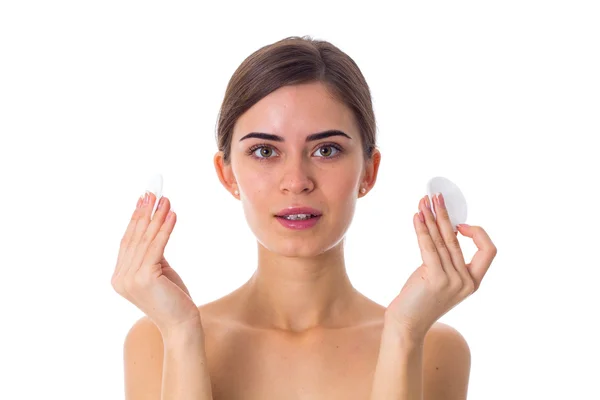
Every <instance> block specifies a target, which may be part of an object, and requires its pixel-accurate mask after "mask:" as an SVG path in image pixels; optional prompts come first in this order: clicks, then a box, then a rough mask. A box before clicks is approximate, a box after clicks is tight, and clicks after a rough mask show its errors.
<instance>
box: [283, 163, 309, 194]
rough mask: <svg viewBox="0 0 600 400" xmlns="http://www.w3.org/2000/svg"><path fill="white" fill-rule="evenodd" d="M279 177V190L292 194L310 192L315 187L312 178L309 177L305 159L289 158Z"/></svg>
mask: <svg viewBox="0 0 600 400" xmlns="http://www.w3.org/2000/svg"><path fill="white" fill-rule="evenodd" d="M284 168H285V170H284V173H283V177H282V179H281V191H282V192H290V193H293V194H300V193H304V192H306V193H310V192H312V191H313V189H314V188H315V184H314V180H313V179H312V178H311V177H310V173H309V171H308V168H307V167H306V165H305V160H300V161H293V160H290V161H289V162H288V163H286V165H285V167H284Z"/></svg>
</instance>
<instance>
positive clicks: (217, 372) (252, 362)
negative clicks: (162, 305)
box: [206, 327, 381, 400]
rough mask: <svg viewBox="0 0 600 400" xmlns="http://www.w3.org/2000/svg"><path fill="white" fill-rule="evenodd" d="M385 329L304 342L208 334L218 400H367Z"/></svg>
mask: <svg viewBox="0 0 600 400" xmlns="http://www.w3.org/2000/svg"><path fill="white" fill-rule="evenodd" d="M380 332H381V330H380V328H378V327H369V328H360V329H358V328H357V329H348V330H337V331H321V332H318V333H314V334H311V335H306V336H303V337H289V336H284V335H281V334H276V333H273V332H257V331H252V330H243V329H230V330H227V331H223V328H219V329H215V330H214V331H212V332H211V329H210V328H208V329H207V330H206V349H207V350H206V351H207V358H208V364H209V370H210V374H211V382H212V385H213V397H214V398H215V400H223V399H227V400H229V399H248V400H252V399H261V400H265V399H286V400H287V399H289V400H294V399H302V400H317V399H328V400H333V399H345V400H351V399H365V398H368V396H369V393H370V390H371V383H372V380H373V373H374V370H375V365H376V362H377V357H378V354H379V339H380Z"/></svg>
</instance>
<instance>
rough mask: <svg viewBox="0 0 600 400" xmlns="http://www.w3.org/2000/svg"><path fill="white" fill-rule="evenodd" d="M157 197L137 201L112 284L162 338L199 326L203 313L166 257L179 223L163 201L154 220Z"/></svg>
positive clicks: (166, 200)
mask: <svg viewBox="0 0 600 400" xmlns="http://www.w3.org/2000/svg"><path fill="white" fill-rule="evenodd" d="M155 201H156V196H155V195H154V194H153V193H151V192H146V194H145V195H144V196H142V197H140V199H139V200H138V204H137V207H136V209H135V211H134V212H133V215H132V217H131V221H130V222H129V225H128V226H127V230H126V231H125V235H124V236H123V238H122V239H121V247H120V249H119V256H118V259H117V265H116V268H115V271H114V273H113V276H112V279H111V284H112V286H113V288H114V289H115V290H116V291H117V293H119V294H120V295H121V296H123V297H125V298H126V299H127V300H129V301H130V302H132V303H133V304H134V305H136V306H137V307H138V308H139V309H140V310H142V311H143V312H144V313H145V314H146V315H147V316H148V317H149V318H150V319H151V320H152V321H153V322H154V323H155V324H156V326H157V327H158V329H159V330H160V331H161V333H162V334H163V335H165V334H166V333H168V332H170V331H172V330H175V329H177V328H180V327H185V326H186V325H192V326H199V325H200V311H199V310H198V307H197V306H196V304H194V302H193V301H192V298H191V296H190V294H189V292H188V290H187V288H186V286H185V285H184V283H183V281H182V280H181V278H180V277H179V275H178V274H177V272H175V271H174V270H173V269H172V268H171V266H170V265H169V263H168V262H167V260H166V259H165V257H164V250H165V247H166V245H167V242H168V241H169V237H170V235H171V232H173V227H174V226H175V222H176V215H175V214H174V213H173V212H172V211H170V208H171V206H170V201H169V200H168V199H167V198H166V197H162V198H161V201H160V202H159V204H158V208H157V209H156V212H155V214H154V216H153V217H152V219H150V216H151V214H152V210H153V208H154V203H155Z"/></svg>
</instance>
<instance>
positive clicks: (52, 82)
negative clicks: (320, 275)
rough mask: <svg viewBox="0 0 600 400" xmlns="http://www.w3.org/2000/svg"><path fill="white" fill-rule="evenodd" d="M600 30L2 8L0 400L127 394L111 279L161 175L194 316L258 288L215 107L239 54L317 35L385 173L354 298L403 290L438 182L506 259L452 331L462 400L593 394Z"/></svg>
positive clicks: (310, 15)
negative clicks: (417, 229) (367, 124)
mask: <svg viewBox="0 0 600 400" xmlns="http://www.w3.org/2000/svg"><path fill="white" fill-rule="evenodd" d="M599 20H600V12H599V8H598V3H597V2H595V1H530V0H518V1H514V0H511V1H503V2H490V1H453V2H441V1H440V2H418V3H416V2H404V3H400V4H394V5H393V6H392V5H391V4H388V3H387V2H379V1H368V2H362V3H349V2H333V1H305V2H296V3H289V2H276V1H271V2H267V1H254V2H239V4H236V3H230V2H223V3H218V4H217V3H214V4H210V5H206V4H200V2H156V1H127V0H126V1H103V2H90V1H52V2H43V1H37V2H33V1H3V2H2V3H0V134H1V141H0V174H1V182H2V186H1V196H0V203H1V209H2V212H3V216H2V218H1V221H2V222H0V227H1V229H0V239H1V240H0V254H1V255H2V258H1V260H2V271H3V273H2V278H0V288H1V289H0V297H1V302H0V307H1V312H2V317H1V319H0V324H1V328H0V335H1V337H2V338H1V341H0V349H1V351H0V367H1V371H0V372H1V375H2V378H1V381H2V384H1V385H0V386H1V389H0V390H1V394H0V397H1V398H3V399H4V398H6V399H9V398H10V399H15V400H16V399H40V398H61V399H120V398H123V363H122V348H123V340H124V338H125V335H126V333H127V331H128V330H129V328H130V327H131V325H132V324H133V323H134V322H135V321H136V320H137V319H138V318H140V317H141V316H142V314H141V312H140V311H139V310H138V309H137V308H136V307H135V306H133V305H132V304H130V303H128V302H127V301H126V300H125V299H123V298H121V297H120V296H119V295H118V294H117V293H116V292H114V291H113V289H112V287H111V285H110V278H111V274H112V271H113V269H114V266H115V262H116V255H117V251H118V246H119V241H120V239H121V236H122V235H123V232H124V230H125V227H126V225H127V222H128V220H129V217H130V214H131V212H132V211H133V208H134V207H135V203H136V201H137V199H138V196H139V195H140V194H142V192H143V190H144V185H145V183H146V180H147V179H148V178H149V177H150V176H151V175H152V174H153V173H155V172H160V173H162V174H163V177H164V179H165V181H164V190H163V194H164V195H165V196H167V197H169V198H170V199H171V201H172V204H173V208H174V209H175V211H176V212H177V213H178V223H177V225H176V227H175V231H174V232H173V234H172V236H171V240H170V242H169V244H168V246H167V249H166V256H167V258H168V259H169V261H170V263H171V264H172V266H173V267H174V268H175V269H176V270H177V271H178V272H179V274H180V275H181V276H182V278H183V279H184V281H185V282H186V284H187V285H188V287H189V289H190V291H191V293H192V295H193V297H194V300H195V301H196V302H197V303H198V304H203V303H206V302H209V301H212V300H214V299H217V298H219V297H221V296H223V295H225V294H227V293H229V292H230V291H231V290H233V289H235V288H237V287H238V286H239V285H241V284H242V283H243V282H245V281H246V280H247V279H248V278H249V277H250V275H251V274H252V272H253V270H254V268H255V266H256V264H255V263H256V242H255V239H254V237H253V235H252V233H251V232H250V230H249V228H248V226H247V224H246V221H245V218H244V215H243V212H242V209H241V204H240V203H239V202H238V201H237V200H235V199H234V198H233V197H232V196H231V195H230V194H229V193H228V192H226V191H225V189H224V188H223V187H222V186H221V184H220V182H219V181H218V178H217V175H216V173H215V171H214V168H213V164H212V162H213V155H214V153H215V152H216V151H217V148H216V142H215V127H216V119H217V113H218V110H219V106H220V103H221V100H222V98H223V94H224V91H225V87H226V85H227V82H228V80H229V78H230V76H231V74H232V73H233V71H234V70H235V69H236V68H237V66H238V65H239V64H240V63H241V62H242V61H243V59H244V58H246V57H247V56H248V55H250V54H251V53H252V52H253V51H255V50H256V49H258V48H259V47H261V46H263V45H266V44H269V43H272V42H274V41H277V40H279V39H282V38H284V37H286V36H292V35H310V36H312V37H314V38H318V39H325V40H329V41H331V42H332V43H333V44H335V45H336V46H338V47H340V48H341V49H342V50H343V51H345V52H346V53H348V54H349V55H350V56H351V57H352V58H353V59H354V60H355V61H356V62H357V63H358V65H359V67H360V68H361V70H362V72H363V73H364V75H365V77H366V79H367V81H368V83H369V85H370V87H371V90H372V95H373V99H374V105H375V112H376V117H377V123H378V144H379V148H380V150H381V152H382V162H381V168H380V173H379V178H378V181H377V184H376V186H375V188H374V189H373V190H372V191H371V192H370V193H369V194H368V195H367V196H366V197H365V198H363V199H360V200H358V205H357V211H356V214H355V217H354V220H353V222H352V225H351V227H350V229H349V231H348V233H347V245H346V260H347V267H348V271H349V275H350V278H351V280H352V281H353V283H354V284H355V286H356V287H357V288H359V289H360V290H362V291H363V292H364V293H365V294H366V295H367V296H369V297H371V298H372V299H374V300H375V301H377V302H379V303H380V304H382V305H387V304H388V303H389V302H390V301H391V300H392V299H393V298H394V297H395V296H396V295H397V293H399V291H400V289H401V288H402V286H403V284H404V282H405V281H406V279H407V278H408V276H409V275H410V274H411V273H412V271H413V270H414V269H415V268H416V267H417V266H418V265H420V255H419V250H418V246H417V241H416V236H415V233H414V230H413V225H412V220H411V219H412V216H413V213H414V212H416V211H417V204H418V201H419V199H420V198H421V196H423V195H424V194H425V183H426V182H427V180H428V179H429V178H431V177H433V176H437V175H442V176H446V177H448V178H450V179H452V180H453V181H454V182H456V183H457V184H458V185H459V186H460V188H461V189H462V190H463V193H464V194H465V197H466V199H467V201H468V205H469V215H468V220H467V222H468V223H471V224H474V225H481V226H483V227H484V228H485V229H486V230H487V232H488V233H489V235H490V236H491V238H492V240H493V241H494V242H495V244H496V246H497V247H498V255H497V257H496V259H495V261H494V263H493V264H492V267H491V268H490V270H489V272H488V274H487V276H486V277H485V279H484V281H483V284H482V286H481V288H480V290H479V291H478V292H476V293H475V294H474V295H473V296H471V297H469V298H468V299H466V300H465V301H464V302H462V303H461V304H459V305H458V306H457V307H456V308H454V309H453V310H451V311H450V312H449V313H448V314H446V315H445V316H444V317H442V319H441V321H442V322H445V323H448V324H450V325H452V326H454V327H455V328H457V329H458V330H459V331H460V332H461V333H462V334H463V335H464V336H465V338H466V339H467V341H468V343H469V345H470V348H471V353H472V370H471V381H470V389H469V399H470V400H479V399H486V400H492V399H509V398H510V399H544V398H562V399H567V398H570V399H575V398H576V399H599V398H600V389H599V388H598V385H597V378H598V372H599V367H598V357H599V356H600V351H599V345H598V338H599V337H600V330H599V328H598V323H597V321H596V319H597V318H598V315H599V312H598V309H599V308H600V296H599V295H598V283H597V279H598V277H599V276H600V275H599V274H598V268H599V267H600V262H599V261H598V249H600V245H599V241H600V240H599V239H600V235H599V234H598V224H599V223H600V219H599V218H598V205H597V204H598V200H599V196H598V195H599V191H598V182H599V178H598V171H600V162H599V161H598V152H599V149H600V147H599V145H598V144H597V140H596V139H597V138H598V135H599V134H600V78H599V77H600V73H599V71H600V24H598V21H599ZM594 143H596V144H594ZM461 243H462V244H463V249H464V252H465V255H466V256H467V258H468V259H469V260H470V257H471V256H472V255H473V254H474V251H475V248H474V246H473V244H472V242H471V241H470V240H469V239H467V238H464V237H462V238H461Z"/></svg>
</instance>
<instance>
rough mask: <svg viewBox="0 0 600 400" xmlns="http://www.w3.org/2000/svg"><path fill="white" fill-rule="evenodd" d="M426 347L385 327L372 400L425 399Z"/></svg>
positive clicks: (421, 342) (399, 332) (393, 328)
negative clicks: (424, 350)
mask: <svg viewBox="0 0 600 400" xmlns="http://www.w3.org/2000/svg"><path fill="white" fill-rule="evenodd" d="M423 343H424V339H415V338H412V337H410V336H409V335H407V334H405V333H404V332H402V331H401V330H400V329H398V327H397V326H394V325H393V324H389V323H386V324H384V328H383V333H382V335H381V345H380V348H379V358H378V360H377V366H376V368H375V376H374V378H373V387H372V391H371V398H370V400H422V399H423Z"/></svg>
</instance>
